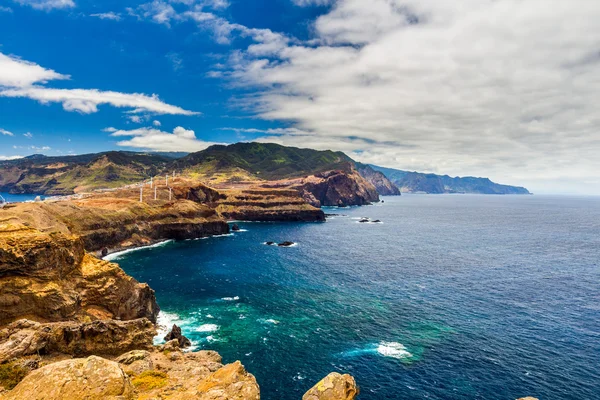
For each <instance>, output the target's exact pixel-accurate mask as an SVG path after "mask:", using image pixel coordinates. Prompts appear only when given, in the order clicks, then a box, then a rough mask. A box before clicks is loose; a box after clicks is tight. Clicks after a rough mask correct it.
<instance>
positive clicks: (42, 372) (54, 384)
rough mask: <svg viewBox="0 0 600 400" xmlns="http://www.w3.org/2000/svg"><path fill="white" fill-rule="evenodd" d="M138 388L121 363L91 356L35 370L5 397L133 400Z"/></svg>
mask: <svg viewBox="0 0 600 400" xmlns="http://www.w3.org/2000/svg"><path fill="white" fill-rule="evenodd" d="M133 398H134V388H133V386H132V384H131V382H130V380H129V378H128V377H127V375H126V374H125V372H123V370H122V369H121V367H120V366H119V364H117V363H116V362H114V361H109V360H106V359H104V358H100V357H95V356H91V357H89V358H86V359H74V360H65V361H60V362H57V363H54V364H50V365H47V366H45V367H42V368H40V369H38V370H35V371H33V372H31V373H30V374H29V375H27V376H26V377H25V379H23V381H21V383H19V384H18V385H17V386H16V387H15V388H14V389H13V390H12V391H10V392H7V393H5V394H4V395H2V394H0V399H2V400H23V399H28V400H64V399H85V400H129V399H133Z"/></svg>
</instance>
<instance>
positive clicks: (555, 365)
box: [115, 195, 600, 400]
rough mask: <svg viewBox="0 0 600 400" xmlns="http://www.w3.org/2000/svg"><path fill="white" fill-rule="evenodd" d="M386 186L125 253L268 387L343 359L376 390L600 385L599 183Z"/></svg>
mask: <svg viewBox="0 0 600 400" xmlns="http://www.w3.org/2000/svg"><path fill="white" fill-rule="evenodd" d="M384 200H385V203H383V204H377V205H373V206H367V207H352V208H340V209H327V210H326V212H328V213H332V214H338V215H336V216H333V217H331V218H329V219H328V221H327V222H326V223H304V224H300V223H240V226H241V228H242V229H243V230H242V231H241V232H238V233H234V234H232V235H227V236H222V237H215V238H209V239H203V240H192V241H184V242H168V243H165V244H162V245H159V246H154V247H152V248H148V249H142V250H138V251H135V252H130V253H126V254H123V255H121V256H116V257H115V262H118V263H119V264H120V265H121V266H122V267H123V268H124V269H125V271H126V272H128V273H129V274H131V275H133V276H134V277H135V278H137V279H138V280H140V281H142V282H148V283H149V284H150V286H151V287H152V288H154V289H155V290H156V294H157V298H158V301H159V304H160V306H161V308H162V310H163V311H162V313H161V316H160V321H161V323H162V324H173V323H176V324H178V325H180V326H181V327H182V328H183V332H184V334H185V335H187V336H188V337H189V338H190V339H191V340H192V341H193V343H194V346H195V347H194V349H211V350H216V351H218V352H219V353H220V354H221V355H222V356H223V359H224V362H225V363H229V362H233V361H235V360H241V361H242V363H243V364H244V365H245V366H246V368H247V369H248V370H249V371H250V372H251V373H253V374H254V375H255V376H256V377H257V379H258V382H259V384H260V386H261V397H262V399H264V400H298V399H300V398H301V397H302V394H303V393H304V392H305V391H306V390H308V389H309V388H310V387H312V386H313V385H314V384H315V383H317V382H318V381H319V380H320V379H321V378H323V377H324V376H326V375H327V374H328V373H329V372H333V371H338V372H342V373H350V374H352V375H353V376H354V377H355V378H356V380H357V383H358V384H359V386H360V389H361V394H360V396H359V399H362V400H383V399H398V400H400V399H402V400H407V399H439V400H442V399H443V400H454V399H456V400H458V399H465V400H466V399H469V400H472V399H486V400H491V399H498V400H500V399H503V400H514V399H516V398H518V397H523V396H534V397H538V398H540V399H542V400H569V399H573V400H596V399H599V398H600V362H599V361H598V360H599V357H600V266H599V263H600V198H594V197H589V198H586V197H551V196H478V195H406V196H402V197H384ZM361 217H368V218H371V220H376V219H379V220H381V221H382V223H360V222H359V220H360V218H361ZM286 240H289V241H293V242H296V243H297V246H295V247H289V248H280V247H274V246H267V245H265V244H264V243H265V242H267V241H277V242H281V241H286Z"/></svg>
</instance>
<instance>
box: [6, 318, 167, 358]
mask: <svg viewBox="0 0 600 400" xmlns="http://www.w3.org/2000/svg"><path fill="white" fill-rule="evenodd" d="M155 334H156V328H155V326H154V324H152V323H151V322H150V321H149V320H147V319H145V318H144V319H137V320H132V321H94V322H89V323H83V324H80V323H76V322H56V323H47V324H41V323H38V322H33V321H28V320H21V321H17V322H14V323H12V324H10V325H9V326H7V327H6V328H4V329H2V330H0V363H1V362H4V361H6V360H10V359H12V358H16V357H23V356H27V355H32V354H51V353H62V354H69V355H73V356H87V355H91V354H114V355H117V354H120V353H122V352H123V351H127V350H132V349H149V348H152V339H153V337H154V335H155Z"/></svg>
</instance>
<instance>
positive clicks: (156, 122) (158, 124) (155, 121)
mask: <svg viewBox="0 0 600 400" xmlns="http://www.w3.org/2000/svg"><path fill="white" fill-rule="evenodd" d="M152 125H154V126H161V125H162V124H161V123H160V121H158V120H154V121H152Z"/></svg>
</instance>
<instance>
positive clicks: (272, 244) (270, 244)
mask: <svg viewBox="0 0 600 400" xmlns="http://www.w3.org/2000/svg"><path fill="white" fill-rule="evenodd" d="M265 244H266V245H267V246H274V245H275V242H267V243H265Z"/></svg>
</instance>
